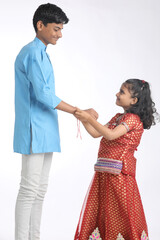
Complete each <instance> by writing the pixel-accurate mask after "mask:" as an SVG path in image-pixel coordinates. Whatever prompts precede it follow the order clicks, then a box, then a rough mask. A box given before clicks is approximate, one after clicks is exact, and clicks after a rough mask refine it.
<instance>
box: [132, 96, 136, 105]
mask: <svg viewBox="0 0 160 240" xmlns="http://www.w3.org/2000/svg"><path fill="white" fill-rule="evenodd" d="M137 101H138V98H137V97H134V98H132V103H131V104H132V105H134V104H136V103H137Z"/></svg>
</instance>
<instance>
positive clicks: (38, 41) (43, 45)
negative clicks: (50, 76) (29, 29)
mask: <svg viewBox="0 0 160 240" xmlns="http://www.w3.org/2000/svg"><path fill="white" fill-rule="evenodd" d="M34 41H35V43H36V45H37V46H38V47H39V48H41V49H42V50H44V51H46V48H47V47H46V45H45V44H44V43H43V42H42V41H41V40H40V39H39V38H37V37H35V39H34Z"/></svg>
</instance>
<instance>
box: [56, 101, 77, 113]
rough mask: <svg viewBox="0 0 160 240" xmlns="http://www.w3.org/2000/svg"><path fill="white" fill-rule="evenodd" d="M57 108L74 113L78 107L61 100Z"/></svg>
mask: <svg viewBox="0 0 160 240" xmlns="http://www.w3.org/2000/svg"><path fill="white" fill-rule="evenodd" d="M56 109H58V110H61V111H64V112H68V113H71V114H74V113H75V111H76V107H73V106H72V105H70V104H68V103H66V102H64V101H61V102H60V103H59V104H58V105H57V107H56Z"/></svg>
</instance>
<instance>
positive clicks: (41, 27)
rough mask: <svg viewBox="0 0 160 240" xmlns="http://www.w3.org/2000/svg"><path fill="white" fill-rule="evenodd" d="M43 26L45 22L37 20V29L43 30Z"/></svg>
mask: <svg viewBox="0 0 160 240" xmlns="http://www.w3.org/2000/svg"><path fill="white" fill-rule="evenodd" d="M43 27H44V24H43V22H42V21H41V20H39V21H38V22H37V30H38V31H42V29H43Z"/></svg>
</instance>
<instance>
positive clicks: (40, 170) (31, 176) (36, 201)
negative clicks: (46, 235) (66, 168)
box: [15, 153, 53, 240]
mask: <svg viewBox="0 0 160 240" xmlns="http://www.w3.org/2000/svg"><path fill="white" fill-rule="evenodd" d="M52 154H53V153H38V154H34V153H32V154H30V155H22V171H21V182H20V189H19V193H18V196H17V202H16V209H15V240H39V239H40V223H41V214H42V205H43V200H44V197H45V193H46V191H47V186H48V177H49V171H50V168H51V162H52Z"/></svg>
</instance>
